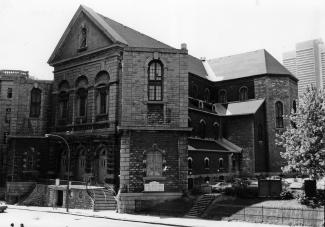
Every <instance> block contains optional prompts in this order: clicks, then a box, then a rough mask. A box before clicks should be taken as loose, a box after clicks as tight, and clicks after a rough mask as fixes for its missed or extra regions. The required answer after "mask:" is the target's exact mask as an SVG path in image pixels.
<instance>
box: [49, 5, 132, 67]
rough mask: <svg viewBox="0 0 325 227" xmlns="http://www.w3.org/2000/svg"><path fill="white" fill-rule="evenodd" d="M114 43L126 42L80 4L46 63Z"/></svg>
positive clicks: (52, 62)
mask: <svg viewBox="0 0 325 227" xmlns="http://www.w3.org/2000/svg"><path fill="white" fill-rule="evenodd" d="M114 43H124V44H126V42H125V41H124V40H123V38H121V37H120V36H119V35H118V34H116V32H115V31H114V30H113V29H111V28H110V27H109V26H107V24H106V23H105V22H104V21H103V19H102V18H101V17H99V16H98V14H97V13H95V12H93V11H92V10H91V9H89V8H87V7H85V6H80V7H79V9H78V10H77V12H76V13H75V15H74V17H73V18H72V20H71V22H70V24H69V25H68V27H67V29H66V30H65V32H64V34H63V35H62V37H61V39H60V41H59V43H58V44H57V46H56V48H55V50H54V52H53V53H52V55H51V57H50V59H49V60H48V63H49V64H50V65H53V64H54V63H56V62H60V61H63V60H65V59H70V58H73V57H77V56H79V55H82V54H85V53H87V52H93V51H96V50H99V49H102V48H104V47H108V46H111V45H112V44H114Z"/></svg>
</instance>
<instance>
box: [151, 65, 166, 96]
mask: <svg viewBox="0 0 325 227" xmlns="http://www.w3.org/2000/svg"><path fill="white" fill-rule="evenodd" d="M162 85H163V65H162V63H161V62H160V61H158V60H153V61H151V62H150V63H149V67H148V100H149V101H161V100H162V97H163V86H162Z"/></svg>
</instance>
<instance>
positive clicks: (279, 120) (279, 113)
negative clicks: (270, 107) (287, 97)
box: [275, 101, 284, 128]
mask: <svg viewBox="0 0 325 227" xmlns="http://www.w3.org/2000/svg"><path fill="white" fill-rule="evenodd" d="M275 118H276V122H275V127H276V128H283V127H284V125H283V104H282V102H280V101H277V102H276V103H275Z"/></svg>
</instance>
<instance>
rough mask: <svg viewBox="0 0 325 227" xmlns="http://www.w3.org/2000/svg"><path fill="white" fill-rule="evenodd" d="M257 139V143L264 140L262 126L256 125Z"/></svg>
mask: <svg viewBox="0 0 325 227" xmlns="http://www.w3.org/2000/svg"><path fill="white" fill-rule="evenodd" d="M257 137H258V138H257V139H258V141H263V140H264V133H263V126H262V124H259V125H258V128H257Z"/></svg>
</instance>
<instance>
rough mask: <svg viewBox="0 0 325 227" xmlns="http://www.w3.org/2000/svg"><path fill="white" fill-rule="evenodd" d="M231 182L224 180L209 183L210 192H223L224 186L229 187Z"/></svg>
mask: <svg viewBox="0 0 325 227" xmlns="http://www.w3.org/2000/svg"><path fill="white" fill-rule="evenodd" d="M231 187H232V184H230V183H226V182H218V183H216V184H214V185H211V188H212V192H223V191H225V189H226V188H231Z"/></svg>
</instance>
